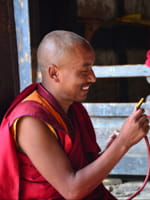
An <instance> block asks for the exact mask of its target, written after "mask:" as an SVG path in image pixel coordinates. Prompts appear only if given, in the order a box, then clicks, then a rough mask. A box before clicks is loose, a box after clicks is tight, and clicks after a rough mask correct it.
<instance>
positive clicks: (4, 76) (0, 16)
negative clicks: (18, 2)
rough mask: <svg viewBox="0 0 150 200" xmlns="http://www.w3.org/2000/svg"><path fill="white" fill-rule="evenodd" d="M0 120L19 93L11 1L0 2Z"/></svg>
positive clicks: (2, 0)
mask: <svg viewBox="0 0 150 200" xmlns="http://www.w3.org/2000/svg"><path fill="white" fill-rule="evenodd" d="M0 65H1V72H0V120H1V118H2V116H3V114H4V112H5V111H6V109H7V108H8V106H9V105H10V103H11V101H12V100H13V98H14V97H15V96H16V94H17V93H18V92H19V75H18V57H17V45H16V33H15V23H14V12H13V1H12V0H0Z"/></svg>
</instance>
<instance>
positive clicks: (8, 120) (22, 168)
mask: <svg viewBox="0 0 150 200" xmlns="http://www.w3.org/2000/svg"><path fill="white" fill-rule="evenodd" d="M34 90H37V91H38V93H39V94H40V95H41V96H42V97H44V98H45V99H46V100H47V101H48V102H49V104H51V105H52V106H53V108H54V109H55V110H56V111H57V112H58V113H59V114H60V115H61V116H62V118H63V120H64V122H65V123H66V125H67V127H68V130H69V132H70V133H71V134H70V135H73V138H70V136H69V134H68V133H67V132H66V130H64V128H63V127H62V126H61V125H60V124H59V123H58V121H57V119H55V117H54V116H53V114H52V113H50V112H49V111H48V110H47V109H46V108H45V107H44V106H43V105H41V104H39V103H38V102H35V101H25V102H21V101H22V100H23V99H24V98H25V97H27V96H28V95H29V94H31V93H32V91H34ZM25 115H28V116H34V117H36V118H38V119H40V120H42V121H44V122H47V123H49V124H50V125H51V126H53V128H54V129H55V130H56V132H57V134H58V137H59V140H58V141H59V143H60V145H61V146H62V148H63V149H64V151H65V152H66V155H67V157H68V159H69V160H70V162H71V165H72V167H73V169H74V170H79V169H81V168H83V167H85V166H86V165H87V164H89V163H90V162H92V161H93V160H95V159H96V158H97V157H98V153H99V151H100V148H99V146H98V145H97V143H96V137H95V133H94V129H93V126H92V124H91V120H90V118H89V116H88V114H87V112H86V110H85V109H84V107H83V106H82V104H81V103H77V102H75V103H73V104H72V105H71V107H70V109H69V113H68V116H67V115H66V114H65V112H64V111H63V110H62V109H61V107H60V106H59V104H58V103H57V101H56V100H55V99H54V97H53V96H52V95H51V94H49V93H48V92H47V91H46V90H45V89H44V88H43V87H42V86H41V85H40V84H32V85H31V86H29V87H28V88H27V89H25V90H24V91H23V92H22V93H21V94H20V95H19V96H18V97H17V98H16V100H15V101H14V102H13V104H12V105H11V106H10V108H9V109H8V111H7V113H6V114H5V116H4V118H3V121H2V124H1V128H0V158H1V162H0V199H3V200H8V199H11V200H17V199H21V200H23V199H40V200H42V199H43V200H44V199H45V200H62V199H64V198H63V197H62V196H61V195H60V194H59V193H58V192H57V191H56V190H55V188H53V187H52V186H51V185H50V184H49V183H48V182H47V181H46V180H45V178H44V177H42V176H41V174H40V173H39V172H38V171H37V170H36V168H35V167H34V166H33V165H32V163H31V161H30V159H29V158H28V157H27V156H26V155H25V154H23V153H21V152H18V151H17V148H16V144H15V141H14V138H13V135H12V134H11V132H10V127H11V126H12V124H13V122H14V121H15V120H16V119H17V118H18V117H21V116H25ZM115 199H116V198H115V197H113V196H112V195H111V194H110V193H109V191H107V190H106V189H105V187H104V186H103V184H100V185H99V186H98V187H97V188H96V189H95V190H94V191H93V192H91V194H89V195H88V196H87V197H85V198H84V200H115Z"/></svg>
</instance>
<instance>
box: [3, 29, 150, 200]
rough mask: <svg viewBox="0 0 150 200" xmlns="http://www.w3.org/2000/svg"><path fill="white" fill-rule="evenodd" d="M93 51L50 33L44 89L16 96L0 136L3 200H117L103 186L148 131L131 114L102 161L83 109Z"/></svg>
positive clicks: (40, 55) (69, 35)
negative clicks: (119, 163) (120, 161)
mask: <svg viewBox="0 0 150 200" xmlns="http://www.w3.org/2000/svg"><path fill="white" fill-rule="evenodd" d="M94 60H95V55H94V50H93V48H92V47H91V45H90V44H89V42H88V41H87V40H85V39H84V38H83V37H81V36H79V35H77V34H75V33H73V32H69V31H63V30H57V31H53V32H50V33H48V34H47V35H46V36H45V37H44V38H43V39H42V41H41V43H40V44H39V47H38V51H37V61H38V65H39V66H40V69H41V74H42V81H41V83H34V84H31V85H30V86H28V87H27V88H26V89H25V90H24V91H23V92H21V93H20V94H19V95H18V96H17V97H16V99H15V100H14V102H13V103H12V105H11V106H10V108H9V109H8V111H7V112H6V114H5V116H4V118H3V121H2V124H1V129H0V158H1V162H0V179H1V180H0V199H3V200H6V199H7V200H8V199H11V200H17V199H19V200H20V199H21V200H24V199H40V200H43V199H44V200H62V199H68V200H79V199H82V200H116V198H115V197H114V196H113V195H112V194H111V193H110V192H109V191H108V190H107V189H106V188H105V187H104V185H103V183H102V181H103V180H104V178H106V177H107V176H108V174H109V172H110V171H111V170H112V169H113V167H114V166H115V165H116V164H117V163H118V162H119V160H120V159H121V158H122V157H123V156H124V155H125V153H126V152H127V151H128V150H129V149H130V148H131V147H132V146H133V145H135V144H137V143H138V142H139V141H140V140H141V139H143V138H144V137H145V136H146V135H147V134H148V131H149V121H148V119H147V116H146V115H145V114H144V110H143V109H141V108H139V109H137V108H135V109H134V111H133V112H132V113H131V115H130V116H129V117H128V118H127V119H126V120H125V122H124V124H123V126H122V128H121V130H120V134H117V135H116V137H113V141H111V142H110V141H109V145H108V147H107V148H106V149H105V150H104V151H103V153H101V149H100V147H99V146H98V144H97V142H96V137H95V132H94V129H93V126H92V123H91V120H90V118H89V116H88V113H87V111H86V110H85V108H84V107H83V105H82V102H83V101H84V100H85V99H86V97H87V94H88V91H89V89H90V86H91V84H92V83H94V82H95V81H96V77H95V75H94V72H93V70H92V66H93V63H94Z"/></svg>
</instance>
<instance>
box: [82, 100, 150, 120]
mask: <svg viewBox="0 0 150 200" xmlns="http://www.w3.org/2000/svg"><path fill="white" fill-rule="evenodd" d="M137 101H138V100H137ZM83 105H84V106H85V108H86V109H87V111H88V113H89V115H90V116H91V117H96V116H97V117H126V116H128V115H130V114H131V112H132V111H133V109H134V107H135V105H136V103H83ZM142 107H143V108H144V109H145V110H146V111H147V112H149V113H150V102H145V103H143V104H142Z"/></svg>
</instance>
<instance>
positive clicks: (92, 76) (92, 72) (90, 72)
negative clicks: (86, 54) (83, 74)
mask: <svg viewBox="0 0 150 200" xmlns="http://www.w3.org/2000/svg"><path fill="white" fill-rule="evenodd" d="M88 80H89V81H90V82H92V83H95V82H96V76H95V74H94V71H93V70H90V71H89V76H88Z"/></svg>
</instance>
